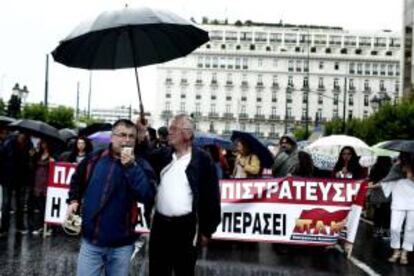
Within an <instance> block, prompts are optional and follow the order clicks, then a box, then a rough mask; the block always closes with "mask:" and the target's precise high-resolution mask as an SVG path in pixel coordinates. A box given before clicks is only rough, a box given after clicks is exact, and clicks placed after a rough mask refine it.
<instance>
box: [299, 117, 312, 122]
mask: <svg viewBox="0 0 414 276" xmlns="http://www.w3.org/2000/svg"><path fill="white" fill-rule="evenodd" d="M300 120H301V121H302V122H306V116H301V117H300ZM310 121H312V118H311V117H308V122H310Z"/></svg>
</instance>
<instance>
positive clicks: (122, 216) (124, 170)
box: [68, 150, 155, 247]
mask: <svg viewBox="0 0 414 276" xmlns="http://www.w3.org/2000/svg"><path fill="white" fill-rule="evenodd" d="M148 170H150V171H151V168H150V166H149V165H148V163H147V162H146V161H144V160H142V159H137V161H136V162H134V164H131V165H129V166H128V167H125V166H123V165H122V164H121V162H120V160H119V159H116V158H114V157H112V155H111V153H110V150H104V151H102V150H101V151H98V152H94V153H92V154H90V155H88V157H86V158H85V159H84V160H83V161H82V162H81V163H80V164H79V165H78V167H77V169H76V172H75V173H74V175H73V177H72V180H71V184H70V190H69V199H68V201H69V202H70V201H72V200H77V201H78V202H81V199H83V201H82V207H81V210H82V235H83V237H84V238H85V239H87V240H88V241H89V242H91V243H93V244H95V245H97V246H104V247H107V246H110V247H112V246H123V245H127V244H132V243H133V242H134V240H135V239H136V237H137V235H136V234H135V232H134V228H135V225H136V222H137V217H138V209H137V201H139V202H142V203H144V204H151V202H152V201H153V198H154V196H155V185H154V181H153V178H152V176H151V174H150V172H148Z"/></svg>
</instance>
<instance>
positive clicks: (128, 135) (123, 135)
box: [112, 132, 136, 140]
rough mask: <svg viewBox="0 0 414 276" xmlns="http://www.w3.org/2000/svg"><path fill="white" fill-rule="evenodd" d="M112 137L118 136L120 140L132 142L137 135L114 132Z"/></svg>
mask: <svg viewBox="0 0 414 276" xmlns="http://www.w3.org/2000/svg"><path fill="white" fill-rule="evenodd" d="M112 135H115V136H117V137H119V138H122V139H126V138H129V139H130V140H134V139H135V138H136V136H135V134H128V133H125V132H120V133H115V132H113V133H112Z"/></svg>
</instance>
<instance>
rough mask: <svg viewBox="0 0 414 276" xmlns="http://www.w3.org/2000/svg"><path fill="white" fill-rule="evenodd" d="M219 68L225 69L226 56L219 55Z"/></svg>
mask: <svg viewBox="0 0 414 276" xmlns="http://www.w3.org/2000/svg"><path fill="white" fill-rule="evenodd" d="M220 68H221V69H225V68H226V58H225V57H220Z"/></svg>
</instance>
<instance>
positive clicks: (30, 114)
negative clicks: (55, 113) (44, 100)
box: [22, 103, 48, 122]
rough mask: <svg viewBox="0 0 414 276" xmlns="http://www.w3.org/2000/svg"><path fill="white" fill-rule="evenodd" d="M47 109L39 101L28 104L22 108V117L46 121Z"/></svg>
mask: <svg viewBox="0 0 414 276" xmlns="http://www.w3.org/2000/svg"><path fill="white" fill-rule="evenodd" d="M47 116H48V110H47V107H46V106H45V105H43V104H41V103H39V104H28V105H26V106H25V107H24V108H23V112H22V117H23V118H25V119H32V120H38V121H42V122H47Z"/></svg>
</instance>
